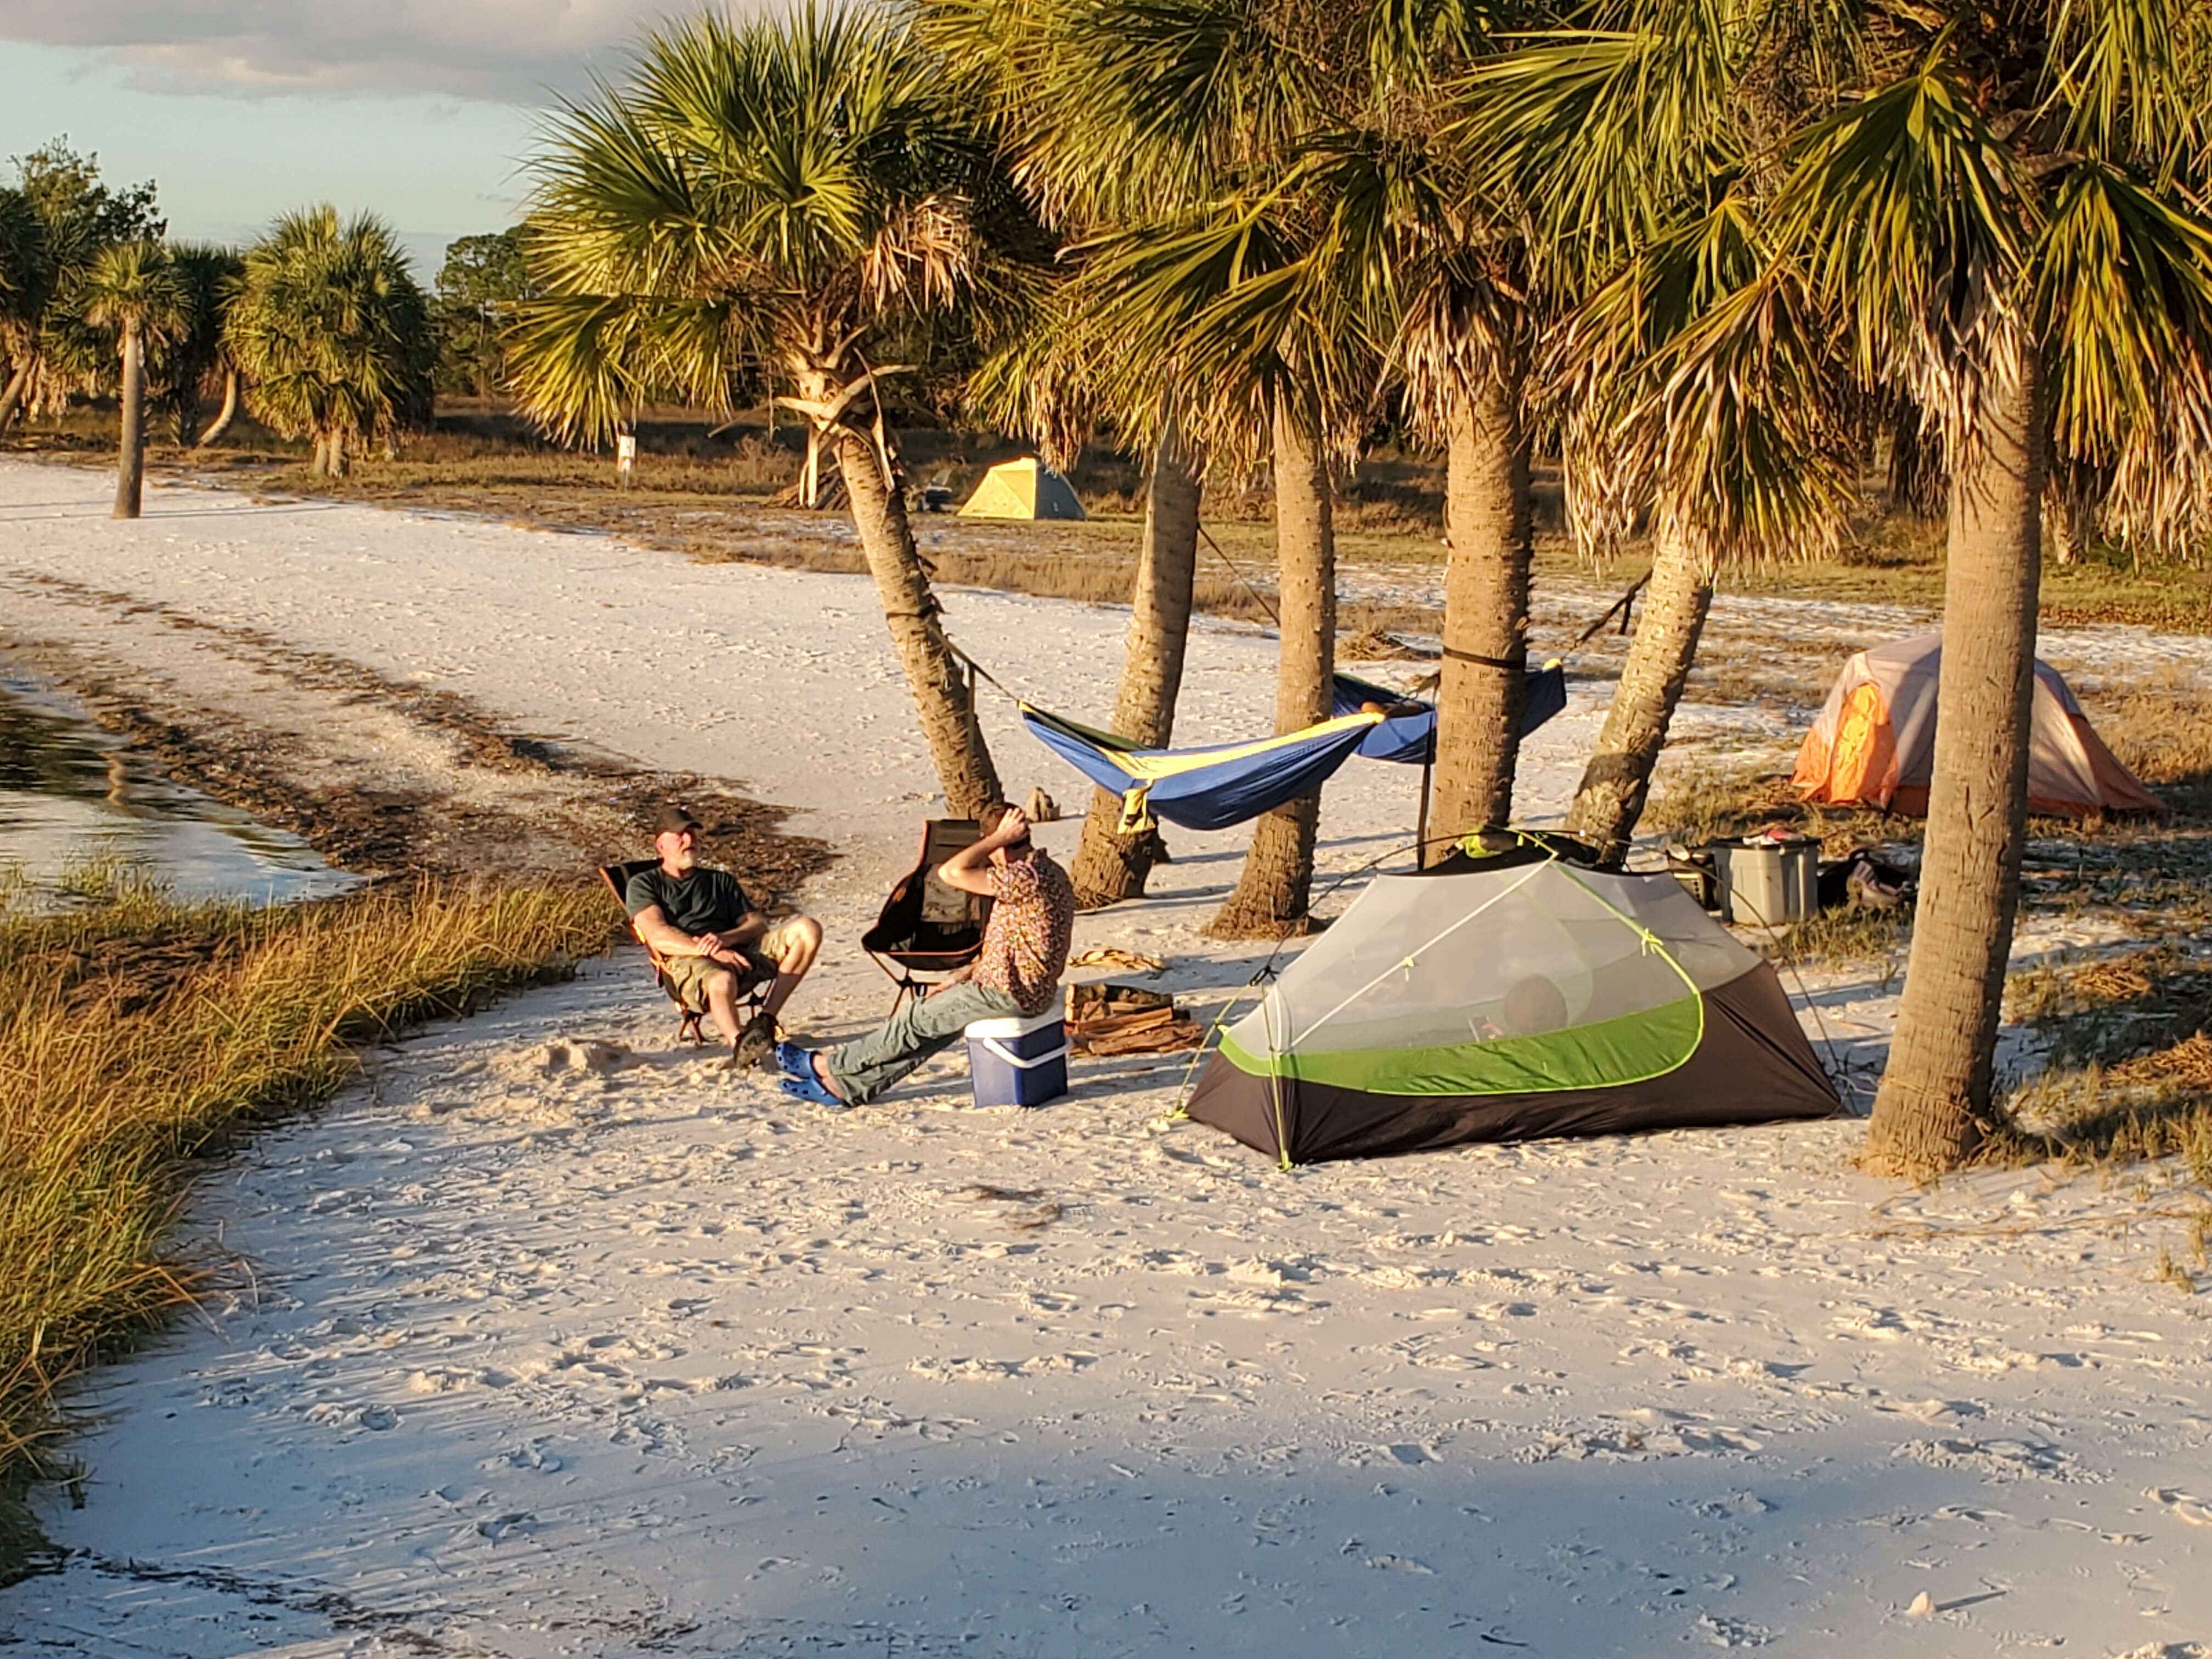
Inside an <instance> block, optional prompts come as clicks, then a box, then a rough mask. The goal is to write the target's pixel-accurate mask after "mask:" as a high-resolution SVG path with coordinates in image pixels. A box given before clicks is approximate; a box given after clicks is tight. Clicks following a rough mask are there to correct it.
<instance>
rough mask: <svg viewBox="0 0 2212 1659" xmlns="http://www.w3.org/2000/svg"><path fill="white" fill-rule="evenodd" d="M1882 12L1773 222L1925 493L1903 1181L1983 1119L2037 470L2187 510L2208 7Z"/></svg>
mask: <svg viewBox="0 0 2212 1659" xmlns="http://www.w3.org/2000/svg"><path fill="white" fill-rule="evenodd" d="M1885 20H1886V27H1888V28H1889V29H1890V30H1892V31H1893V49H1892V51H1891V52H1890V54H1889V55H1888V58H1887V61H1886V62H1885V63H1883V64H1881V66H1880V68H1881V73H1878V74H1876V75H1875V76H1869V82H1868V83H1867V84H1865V85H1863V88H1861V89H1859V90H1858V95H1857V96H1855V97H1853V98H1851V99H1850V100H1849V101H1847V102H1845V103H1844V105H1843V106H1842V107H1841V108H1839V109H1838V110H1837V111H1836V112H1835V113H1834V114H1833V115H1832V116H1831V117H1829V118H1827V119H1826V120H1825V121H1823V122H1821V123H1820V124H1819V125H1816V126H1814V128H1812V130H1811V131H1809V132H1808V134H1807V135H1806V136H1805V137H1804V139H1803V140H1802V143H1800V144H1799V145H1798V146H1797V148H1796V167H1795V169H1794V171H1793V173H1792V175H1791V177H1790V179H1789V181H1788V184H1787V185H1786V186H1785V187H1784V191H1783V196H1782V200H1781V203H1780V210H1781V212H1782V214H1783V215H1784V222H1785V223H1786V225H1787V228H1788V229H1789V230H1790V233H1791V234H1793V235H1794V236H1795V237H1796V238H1797V239H1798V240H1799V241H1800V243H1801V245H1802V246H1803V247H1804V248H1805V249H1806V250H1808V256H1809V257H1810V258H1813V259H1814V261H1815V262H1816V269H1817V270H1818V272H1819V274H1820V276H1821V278H1822V280H1823V282H1824V283H1825V284H1826V287H1827V288H1828V289H1829V291H1830V292H1832V294H1833V295H1835V296H1836V298H1837V299H1838V302H1839V304H1840V305H1841V306H1842V307H1844V314H1845V316H1846V317H1847V318H1848V320H1849V323H1850V342H1851V344H1852V346H1853V349H1855V351H1856V353H1857V356H1858V360H1859V363H1860V366H1861V370H1862V372H1863V374H1864V375H1865V377H1866V378H1867V380H1869V382H1872V383H1874V384H1875V385H1877V386H1882V387H1885V388H1895V389H1896V390H1898V391H1899V392H1903V393H1905V394H1906V395H1908V396H1910V397H1911V398H1913V399H1914V401H1916V402H1917V403H1918V404H1920V405H1921V406H1922V407H1923V408H1925V409H1927V410H1930V411H1931V412H1932V413H1933V414H1934V415H1935V416H1936V426H1937V429H1938V430H1939V431H1940V432H1941V434H1942V442H1943V450H1944V461H1945V466H1946V471H1948V475H1949V477H1950V481H1951V489H1950V513H1949V528H1948V554H1947V561H1946V568H1945V576H1944V606H1943V609H1944V649H1943V672H1942V681H1941V684H1940V688H1939V690H1938V696H1937V703H1936V757H1935V771H1934V778H1933V781H1932V783H1931V785H1930V788H1929V804H1928V832H1927V844H1926V852H1925V854H1924V855H1923V862H1922V866H1921V872H1922V873H1921V899H1920V905H1919V914H1918V916H1917V921H1916V924H1915V927H1914V930H1913V937H1912V946H1911V957H1910V959H1909V962H1908V965H1907V969H1906V977H1905V998H1904V1004H1903V1006H1902V1007H1901V1009H1900V1010H1899V1016H1898V1025H1897V1035H1896V1037H1895V1040H1894V1042H1893V1045H1892V1047H1891V1050H1890V1061H1889V1066H1888V1068H1887V1071H1886V1072H1885V1073H1884V1075H1883V1078H1882V1081H1881V1090H1880V1092H1879V1093H1878V1095H1877V1096H1876V1098H1875V1113H1874V1121H1873V1123H1872V1124H1871V1126H1870V1127H1869V1134H1868V1141H1867V1149H1866V1153H1865V1161H1866V1162H1867V1163H1868V1164H1869V1166H1870V1167H1872V1168H1875V1169H1876V1170H1884V1171H1891V1172H1896V1173H1900V1174H1905V1175H1912V1176H1924V1175H1927V1174H1929V1173H1932V1172H1934V1171H1936V1170H1942V1169H1945V1168H1948V1167H1950V1166H1951V1165H1952V1164H1955V1163H1957V1162H1958V1161H1959V1160H1960V1159H1961V1158H1964V1157H1966V1155H1967V1154H1968V1153H1969V1152H1971V1151H1972V1148H1973V1146H1974V1145H1975V1143H1976V1142H1977V1141H1978V1139H1979V1138H1980V1136H1981V1135H1982V1133H1983V1131H1984V1125H1985V1124H1986V1123H1987V1122H1988V1121H1990V1112H1991V1109H1992V1102H1991V1091H1992V1086H1993V1073H1994V1066H1993V1056H1994V1053H1995V1048H1996V1028H1997V1020H1998V1012H1999V1006H2000V1002H2001V999H2002V992H2003V986H2004V975H2005V969H2006V963H2007V959H2008V955H2009V952H2010V949H2011V942H2012V932H2013V922H2014V916H2015V910H2016V908H2017V904H2018V898H2019V890H2020V862H2021V843H2022V840H2023V837H2024V835H2025V829H2026V817H2027V731H2028V709H2029V699H2030V694H2031V691H2032V689H2033V677H2032V676H2033V660H2034V647H2035V633H2036V613H2037V590H2038V586H2039V579H2040V574H2041V572H2040V565H2041V551H2040V549H2041V541H2042V526H2041V512H2040V501H2041V497H2042V495H2043V493H2044V486H2045V480H2046V478H2047V477H2049V476H2050V474H2051V467H2052V460H2053V458H2054V457H2056V458H2057V459H2059V460H2060V461H2061V462H2062V463H2063V464H2065V465H2069V466H2071V465H2084V464H2086V465H2089V466H2091V467H2093V468H2095V469H2098V470H2099V471H2100V472H2102V474H2103V475H2104V476H2105V477H2109V478H2110V480H2111V483H2112V487H2111V493H2110V495H2108V497H2107V510H2108V511H2109V512H2114V513H2117V514H2118V517H2119V518H2120V519H2121V520H2124V521H2125V522H2127V523H2128V524H2130V526H2132V528H2133V529H2134V530H2135V532H2136V533H2137V534H2139V535H2142V536H2143V537H2146V538H2151V539H2154V540H2161V541H2166V542H2169V543H2182V542H2185V541H2186V540H2187V539H2188V538H2191V536H2192V535H2197V534H2201V533H2202V532H2203V526H2204V524H2205V521H2206V511H2207V505H2208V502H2212V455H2208V453H2207V450H2206V447H2205V438H2206V435H2207V434H2208V433H2212V213H2208V210H2207V208H2206V205H2205V197H2204V195H2203V188H2204V185H2205V184H2206V183H2207V179H2206V176H2205V171H2204V163H2205V159H2206V155H2207V139H2208V136H2212V134H2208V128H2207V119H2206V115H2207V112H2208V110H2212V80H2208V76H2212V54H2208V52H2207V51H2206V48H2207V46H2208V44H2212V23H2208V20H2207V19H2206V17H2205V15H2204V14H2203V11H2202V9H2200V8H2197V7H2195V6H2193V5H2190V4H2186V3H2182V0H2106V3H2097V4H2084V3H2081V0H2046V3H2044V4H2037V5H2023V6H2021V7H2020V8H2019V9H2018V15H2014V12H2013V11H2012V10H2010V9H2008V10H2006V11H2005V12H2002V13H1990V12H1986V11H1977V10H1973V9H1967V8H1963V7H1950V6H1947V7H1943V8H1940V9H1937V10H1936V12H1934V13H1933V14H1922V13H1917V12H1915V13H1899V14H1896V15H1885Z"/></svg>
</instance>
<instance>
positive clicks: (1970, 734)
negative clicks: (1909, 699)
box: [1864, 345, 2045, 1179]
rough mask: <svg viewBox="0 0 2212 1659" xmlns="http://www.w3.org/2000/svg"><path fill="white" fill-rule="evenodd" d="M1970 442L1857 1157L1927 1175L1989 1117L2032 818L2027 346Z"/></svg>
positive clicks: (1986, 405) (2033, 573)
mask: <svg viewBox="0 0 2212 1659" xmlns="http://www.w3.org/2000/svg"><path fill="white" fill-rule="evenodd" d="M1994 369H1995V372H1994V373H1993V374H1991V376H1990V388H1989V390H1988V392H1986V393H1985V394H1984V401H1983V404H1982V409H1981V413H1980V417H1979V421H1978V428H1977V432H1976V436H1977V438H1978V446H1977V448H1978V453H1975V454H1972V455H1970V456H1968V457H1966V458H1964V459H1954V462H1953V465H1952V469H1951V475H1952V486H1951V521H1950V534H1949V543H1948V552H1947V561H1948V562H1947V567H1946V568H1945V571H1944V574H1943V662H1942V676H1941V678H1939V680H1938V682H1937V685H1936V761H1935V775H1934V777H1933V778H1932V779H1931V781H1930V782H1929V790H1928V838H1927V843H1926V850H1925V852H1924V853H1923V854H1922V857H1921V862H1920V903H1919V912H1918V915H1917V916H1916V917H1915V918H1914V921H1913V927H1912V951H1911V956H1910V957H1908V958H1907V961H1906V963H1905V998H1904V1002H1903V1005H1902V1006H1900V1007H1899V1010H1898V1016H1897V1036H1896V1038H1895V1040H1894V1041H1893V1042H1892V1043H1891V1044H1890V1050H1889V1065H1888V1066H1887V1069H1886V1070H1885V1071H1884V1072H1883V1073H1882V1079H1881V1090H1880V1091H1879V1092H1878V1093H1877V1094H1876V1095H1875V1103H1874V1121H1873V1122H1872V1123H1871V1124H1870V1125H1869V1128H1868V1133H1867V1146H1866V1152H1865V1156H1864V1162H1865V1164H1866V1165H1867V1167H1868V1168H1869V1169H1870V1170H1875V1171H1876V1172H1877V1173H1881V1174H1886V1175H1902V1176H1910V1177H1911V1178H1914V1179H1920V1178H1923V1177H1925V1176H1930V1175H1934V1174H1936V1173H1938V1172H1939V1171H1941V1170H1947V1169H1949V1168H1951V1167H1952V1166H1953V1165H1954V1164H1957V1163H1958V1162H1959V1161H1960V1159H1961V1158H1965V1157H1966V1154H1967V1153H1968V1152H1972V1150H1973V1148H1974V1146H1975V1144H1976V1142H1978V1140H1979V1139H1981V1136H1982V1133H1983V1126H1984V1123H1986V1121H1988V1115H1989V1110H1990V1088H1991V1085H1992V1073H1993V1071H1994V1060H1995V1055H1996V1031H1997V1015H1998V1009H1999V1006H2000V1004H2001V1003H2002V999H2003V995H2004V977H2005V963H2006V959H2007V958H2008V957H2009V956H2010V954H2011V951H2012V928H2013V916H2014V912H2015V909H2016V908H2017V907H2018V905H2019V901H2020V860H2021V842H2022V841H2023V840H2024V838H2025V836H2026V834H2027V747H2028V746H2027V732H2028V719H2029V713H2028V711H2029V708H2030V707H2031V699H2032V698H2033V695H2034V685H2035V681H2034V667H2035V608H2036V590H2037V586H2038V584H2039V581H2040V580H2041V576H2042V568H2041V557H2040V542H2041V530H2042V526H2041V511H2040V501H2041V498H2042V495H2043V483H2044V467H2045V444H2044V431H2043V426H2044V420H2045V409H2044V398H2043V365H2042V362H2041V360H2040V356H2039V353H2038V352H2037V350H2036V349H2035V348H2034V347H2033V346H2032V345H2031V346H2027V347H2025V348H2024V349H2021V351H2020V353H2019V355H2018V357H2017V359H2016V361H2015V362H2012V363H2002V362H2001V363H1998V364H1996V365H1995V366H1994Z"/></svg>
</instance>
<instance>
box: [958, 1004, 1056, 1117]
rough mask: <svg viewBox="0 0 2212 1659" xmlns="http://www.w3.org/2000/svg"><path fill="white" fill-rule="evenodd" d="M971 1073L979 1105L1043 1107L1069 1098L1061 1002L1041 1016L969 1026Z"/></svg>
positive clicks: (969, 1062) (969, 1069)
mask: <svg viewBox="0 0 2212 1659" xmlns="http://www.w3.org/2000/svg"><path fill="white" fill-rule="evenodd" d="M968 1072H969V1076H970V1077H971V1078H972V1079H974V1081H975V1103H976V1104H977V1105H978V1106H1042V1105H1043V1104H1044V1103H1045V1102H1047V1101H1048V1100H1054V1099H1057V1098H1058V1097H1060V1096H1061V1095H1064V1094H1066V1092H1067V1027H1066V1024H1065V1023H1064V1022H1063V1021H1062V1019H1061V1016H1060V999H1059V998H1058V997H1054V999H1053V1003H1052V1006H1051V1007H1049V1008H1048V1009H1046V1010H1045V1011H1044V1012H1042V1013H1041V1014H1033V1015H1030V1016H1028V1017H1026V1018H1024V1017H1020V1016H1017V1017H1016V1018H1012V1019H979V1020H977V1021H976V1022H975V1024H972V1025H970V1026H969V1028H968Z"/></svg>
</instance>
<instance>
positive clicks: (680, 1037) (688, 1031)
mask: <svg viewBox="0 0 2212 1659" xmlns="http://www.w3.org/2000/svg"><path fill="white" fill-rule="evenodd" d="M702 1018H705V1016H704V1015H702V1014H695V1013H693V1012H691V1011H690V1009H689V1008H686V1009H684V1012H683V1018H680V1019H679V1020H678V1022H677V1024H676V1040H677V1041H678V1042H696V1043H699V1044H700V1045H702V1047H703V1046H704V1045H705V1043H706V1041H707V1033H706V1032H705V1031H704V1030H701V1029H700V1025H699V1022H700V1021H701V1020H702Z"/></svg>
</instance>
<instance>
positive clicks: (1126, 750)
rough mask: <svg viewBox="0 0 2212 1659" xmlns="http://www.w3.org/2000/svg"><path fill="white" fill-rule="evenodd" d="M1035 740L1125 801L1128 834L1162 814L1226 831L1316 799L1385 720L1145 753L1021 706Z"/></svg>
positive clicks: (1347, 721)
mask: <svg viewBox="0 0 2212 1659" xmlns="http://www.w3.org/2000/svg"><path fill="white" fill-rule="evenodd" d="M1021 710H1022V724H1023V725H1024V726H1028V727H1029V729H1030V735H1031V736H1033V737H1034V738H1036V740H1037V741H1038V742H1040V743H1042V744H1044V746H1045V747H1046V748H1048V749H1049V750H1052V751H1053V753H1054V754H1055V755H1058V756H1059V757H1060V758H1061V759H1062V760H1064V761H1066V763H1068V764H1069V765H1070V766H1073V768H1074V769H1076V770H1077V771H1079V772H1080V773H1082V774H1083V775H1084V776H1085V777H1086V778H1089V779H1090V780H1091V782H1093V783H1095V784H1097V786H1098V787H1100V788H1102V789H1111V790H1113V791H1115V793H1118V794H1119V795H1120V796H1121V833H1122V834H1123V835H1125V836H1129V835H1134V834H1136V833H1137V832H1138V831H1139V830H1140V829H1151V828H1152V817H1153V815H1154V814H1155V813H1157V814H1158V816H1159V817H1164V818H1165V819H1166V820H1167V821H1168V822H1169V823H1179V824H1181V825H1182V827H1183V828H1184V829H1225V828H1226V827H1227V826H1228V825H1230V824H1232V823H1243V822H1244V820H1245V819H1247V818H1256V817H1259V816H1260V814H1261V813H1262V812H1265V811H1267V810H1268V809H1269V808H1271V807H1276V806H1280V805H1282V804H1283V803H1284V802H1285V801H1286V800H1296V799H1297V798H1298V797H1299V796H1300V795H1310V794H1311V793H1313V792H1314V791H1315V790H1316V789H1318V788H1320V787H1322V784H1324V783H1326V782H1328V780H1329V777H1330V776H1331V775H1333V774H1334V772H1335V770H1336V769H1337V768H1338V767H1340V766H1341V765H1343V764H1344V763H1345V762H1346V760H1348V759H1349V758H1351V756H1352V750H1355V749H1357V748H1358V747H1359V745H1360V743H1361V741H1362V740H1363V739H1364V738H1366V736H1367V734H1368V733H1369V732H1372V731H1374V730H1375V728H1376V726H1379V725H1381V724H1382V720H1383V717H1382V716H1381V715H1380V714H1346V715H1344V716H1342V717H1340V718H1339V719H1336V720H1324V721H1323V722H1322V724H1321V725H1319V726H1308V727H1307V728H1306V729H1305V730H1304V731H1303V732H1287V733H1285V735H1283V736H1281V737H1279V738H1261V739H1259V740H1258V741H1256V742H1254V743H1223V744H1213V745H1212V746H1211V747H1209V748H1205V749H1139V748H1138V747H1137V745H1136V744H1133V743H1131V742H1130V741H1129V740H1128V739H1127V738H1121V737H1116V736H1115V734H1114V733H1113V732H1101V731H1099V730H1097V728H1096V727H1094V726H1078V725H1077V724H1076V723H1075V722H1074V721H1073V720H1062V719H1060V716H1059V715H1057V714H1047V713H1045V711H1044V710H1042V708H1031V707H1030V705H1029V704H1027V703H1024V704H1022V705H1021Z"/></svg>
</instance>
